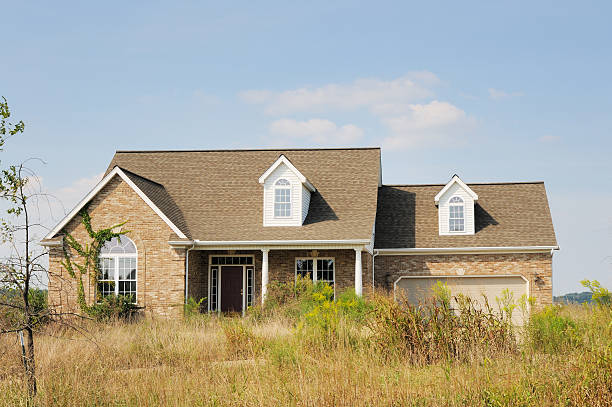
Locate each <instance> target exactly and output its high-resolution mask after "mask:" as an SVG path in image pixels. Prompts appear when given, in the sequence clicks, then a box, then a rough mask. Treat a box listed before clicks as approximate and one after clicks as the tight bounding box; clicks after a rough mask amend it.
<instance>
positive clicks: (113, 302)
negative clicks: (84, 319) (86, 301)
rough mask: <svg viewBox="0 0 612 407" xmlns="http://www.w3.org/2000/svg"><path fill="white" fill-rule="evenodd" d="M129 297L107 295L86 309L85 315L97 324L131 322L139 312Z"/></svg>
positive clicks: (138, 308)
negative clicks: (118, 321)
mask: <svg viewBox="0 0 612 407" xmlns="http://www.w3.org/2000/svg"><path fill="white" fill-rule="evenodd" d="M133 301H134V298H133V297H132V296H131V295H117V296H115V295H109V296H106V297H104V298H102V299H100V301H98V302H96V303H95V304H92V305H90V306H89V307H87V315H89V316H90V317H91V318H93V319H95V320H96V321H99V322H107V321H115V320H132V319H133V318H134V317H135V316H136V315H137V313H138V310H140V307H138V306H136V304H134V303H133Z"/></svg>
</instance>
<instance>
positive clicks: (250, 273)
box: [246, 267, 253, 307]
mask: <svg viewBox="0 0 612 407" xmlns="http://www.w3.org/2000/svg"><path fill="white" fill-rule="evenodd" d="M246 280H247V297H246V305H247V307H252V306H253V267H247V269H246Z"/></svg>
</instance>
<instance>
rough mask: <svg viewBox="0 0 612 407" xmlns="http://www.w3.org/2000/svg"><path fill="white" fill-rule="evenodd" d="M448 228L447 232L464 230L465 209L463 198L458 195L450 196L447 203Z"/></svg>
mask: <svg viewBox="0 0 612 407" xmlns="http://www.w3.org/2000/svg"><path fill="white" fill-rule="evenodd" d="M448 230H449V232H463V231H465V211H464V204H463V199H461V198H460V197H458V196H454V197H452V198H451V200H450V201H449V204H448Z"/></svg>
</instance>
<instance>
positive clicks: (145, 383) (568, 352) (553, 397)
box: [0, 290, 612, 406]
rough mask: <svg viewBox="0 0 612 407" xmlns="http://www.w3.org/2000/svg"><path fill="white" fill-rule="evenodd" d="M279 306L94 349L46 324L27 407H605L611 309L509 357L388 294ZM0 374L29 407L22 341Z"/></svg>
mask: <svg viewBox="0 0 612 407" xmlns="http://www.w3.org/2000/svg"><path fill="white" fill-rule="evenodd" d="M314 294H318V296H315V295H314ZM283 295H286V297H287V298H285V300H284V301H283V302H282V304H276V305H275V306H274V307H270V308H267V309H255V310H253V311H252V312H250V313H249V315H248V316H247V317H245V318H230V317H209V316H206V315H203V316H192V317H190V318H186V319H185V320H180V321H178V320H158V319H154V320H152V319H145V320H142V321H139V322H134V323H127V322H115V323H110V324H97V323H88V324H87V326H86V327H85V328H86V329H87V332H88V335H89V337H84V336H83V335H80V334H76V333H73V332H72V333H71V332H60V331H58V328H56V327H53V326H47V327H45V329H44V331H42V332H40V333H39V334H38V336H37V354H38V360H37V362H38V365H37V367H38V379H39V388H40V392H39V395H38V396H37V398H36V399H35V400H33V405H41V406H94V405H95V406H124V405H125V406H159V405H170V406H175V405H176V406H197V405H231V406H234V405H244V406H251V405H252V406H255V405H274V406H275V405H299V406H302V405H304V406H319V405H323V406H325V405H345V406H356V405H357V406H359V405H370V406H374V405H376V406H377V405H397V406H400V405H401V406H406V405H408V406H410V405H414V406H425V405H448V406H460V405H462V406H464V405H469V406H472V405H475V406H499V405H512V406H532V405H542V406H547V405H576V406H584V405H589V406H598V405H600V406H606V405H612V377H611V375H612V311H610V309H609V308H604V307H586V306H585V307H582V306H564V307H559V308H555V309H554V311H550V310H547V311H544V312H543V313H541V314H538V317H539V318H540V319H539V320H537V318H536V320H537V322H535V323H534V324H532V325H528V326H526V328H525V333H521V335H524V340H521V341H518V342H508V343H510V344H511V345H510V346H506V345H505V343H506V342H504V341H506V339H507V337H506V335H507V332H505V333H504V334H503V335H501V336H500V337H498V338H493V339H491V338H489V340H488V341H476V339H475V338H476V337H478V336H480V335H483V334H490V332H488V331H487V330H486V328H480V329H482V330H481V331H478V335H474V334H467V333H464V334H459V336H461V335H464V336H466V338H468V339H464V340H463V342H461V341H459V342H456V340H454V339H453V340H451V341H450V342H449V341H448V340H446V339H444V338H447V337H449V335H451V334H452V332H440V333H439V334H440V335H442V336H443V337H444V338H442V339H440V338H437V339H436V338H435V329H439V328H440V327H442V326H448V327H449V329H457V328H459V329H467V327H468V326H469V325H466V324H468V323H467V322H465V323H464V324H463V325H461V323H460V322H458V321H453V322H452V323H451V322H448V321H446V322H444V323H441V324H438V325H436V323H435V322H432V320H421V321H420V322H421V323H424V324H431V329H424V328H423V327H422V326H415V325H414V323H415V322H418V321H417V320H416V319H417V317H418V318H421V319H426V318H429V317H431V315H430V314H417V313H415V312H414V310H413V311H410V310H407V309H401V307H396V305H394V303H393V302H391V301H390V300H389V299H388V298H385V297H383V296H378V297H375V298H372V299H371V300H369V301H362V300H358V299H356V298H354V296H351V295H346V296H340V297H339V298H338V299H337V300H336V301H335V302H332V301H328V300H329V298H328V297H327V296H326V294H325V292H321V291H317V292H314V291H312V290H306V292H304V293H297V294H296V293H289V294H287V293H284V294H283ZM271 302H272V301H271ZM551 309H552V308H551ZM564 318H566V319H567V320H569V321H572V324H573V325H572V324H568V323H566V322H567V321H565V320H564ZM385 321H386V322H385ZM402 321H403V322H402ZM479 323H482V321H480V322H479ZM444 324H450V325H444ZM492 326H493V327H496V326H497V325H496V324H493V325H492ZM496 329H499V327H497V328H496ZM411 335H413V336H419V335H420V339H419V340H413V339H410V338H412V336H411ZM566 335H572V339H571V340H569V341H565V342H564V339H563V338H565V336H566ZM450 337H452V335H451V336H450ZM402 338H403V339H402ZM503 338H506V339H503ZM532 338H533V339H534V340H532ZM536 338H537V340H535V339H536ZM408 341H410V342H409V343H410V344H411V345H407V343H408ZM453 341H455V342H453ZM491 341H497V342H495V346H493V345H494V344H492V343H491ZM480 342H488V343H487V344H485V345H484V346H480V345H479V343H480ZM549 342H554V343H556V345H555V346H546V345H545V344H548V343H549ZM452 343H454V347H452V346H451V348H450V349H448V348H445V347H444V345H449V344H452ZM385 345H386V346H385ZM419 346H420V348H419ZM436 346H437V347H442V348H441V349H436ZM442 349H444V350H442ZM457 350H460V353H457V352H456V351H457ZM480 352H482V353H481V354H480ZM419 355H420V356H419ZM425 355H428V357H425ZM466 355H469V357H465V356H466ZM0 366H1V368H0V405H6V406H19V405H24V406H25V405H26V404H27V399H26V389H25V386H24V381H23V377H22V368H21V360H20V353H19V348H18V346H17V342H16V337H12V336H3V337H1V338H0Z"/></svg>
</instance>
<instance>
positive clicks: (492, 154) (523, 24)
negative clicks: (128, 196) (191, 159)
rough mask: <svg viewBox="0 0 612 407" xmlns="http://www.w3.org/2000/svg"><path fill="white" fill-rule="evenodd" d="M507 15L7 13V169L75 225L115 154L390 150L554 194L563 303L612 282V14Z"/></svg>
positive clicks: (21, 5) (119, 5)
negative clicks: (27, 172)
mask: <svg viewBox="0 0 612 407" xmlns="http://www.w3.org/2000/svg"><path fill="white" fill-rule="evenodd" d="M504 3H505V4H504ZM504 3H502V2H490V1H488V2H485V1H483V2H472V1H462V2H450V1H449V2H442V1H430V2H408V1H400V2H387V1H372V2H357V1H309V2H299V3H298V2H287V1H279V2H267V1H262V2H240V1H232V2H204V1H201V2H181V1H174V2H155V1H148V2H144V1H133V2H115V1H107V2H76V1H75V2H69V1H65V2H46V1H28V2H15V1H12V2H7V1H3V0H0V15H1V16H2V18H1V20H2V27H3V29H2V32H3V41H2V45H0V51H1V52H0V55H1V56H0V96H4V97H6V98H7V99H8V101H9V104H10V106H11V107H12V112H13V115H14V116H13V117H14V118H16V119H21V120H23V121H24V122H25V123H26V132H25V134H23V135H20V136H18V137H15V138H12V139H11V140H9V142H8V143H7V144H6V145H5V148H4V151H3V152H1V153H0V160H1V162H2V165H5V164H9V163H14V162H20V161H23V160H24V159H26V158H29V157H37V158H41V159H43V160H44V161H45V164H36V170H37V172H38V174H39V175H40V177H41V182H42V184H43V186H44V188H45V190H47V191H49V192H51V193H52V194H54V195H55V196H57V197H58V198H59V201H58V202H56V203H53V205H52V207H53V211H54V217H55V219H56V220H57V219H59V218H61V217H62V216H61V215H62V214H63V213H64V212H67V211H69V210H70V209H71V208H72V206H73V205H74V204H75V203H76V202H78V201H79V200H80V199H81V198H82V197H83V196H84V195H85V194H86V193H87V192H88V191H89V190H90V189H91V188H92V187H93V185H95V183H96V182H97V181H98V180H99V179H100V177H101V174H102V173H103V172H104V170H105V169H106V167H107V165H108V163H109V162H110V160H111V158H112V156H113V153H114V151H115V150H143V149H220V148H268V147H270V148H274V147H335V146H342V147H353V146H355V147H358V146H381V147H382V157H383V160H382V164H383V182H384V183H386V184H418V183H446V182H447V181H448V180H449V179H450V177H451V176H452V174H454V173H457V174H459V175H460V176H461V178H462V179H463V180H464V181H465V182H467V183H470V182H497V181H545V183H546V189H547V192H548V198H549V202H550V207H551V210H552V216H553V221H554V226H555V231H556V234H557V239H558V242H559V245H560V247H561V250H560V251H558V252H556V253H555V254H554V269H553V270H554V271H553V292H554V294H555V295H557V294H561V293H567V292H572V291H582V287H581V286H580V283H579V281H580V280H581V279H584V278H589V279H598V280H599V281H601V282H602V283H603V284H604V285H607V286H608V287H612V210H611V209H610V208H611V207H612V189H611V188H610V187H611V186H612V162H611V160H610V152H611V151H612V140H611V135H612V114H611V112H612V96H611V95H612V82H611V80H610V72H612V41H611V40H612V25H610V24H609V21H610V18H611V17H612V4H610V3H609V2H604V1H602V2H589V1H584V2H563V1H538V2H533V1H528V2H523V1H514V2H504ZM508 199H509V200H511V199H512V197H511V196H509V197H508ZM49 222H52V221H51V220H50V221H49ZM51 226H52V225H51Z"/></svg>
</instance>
